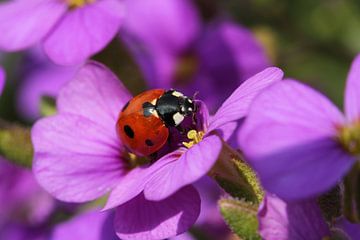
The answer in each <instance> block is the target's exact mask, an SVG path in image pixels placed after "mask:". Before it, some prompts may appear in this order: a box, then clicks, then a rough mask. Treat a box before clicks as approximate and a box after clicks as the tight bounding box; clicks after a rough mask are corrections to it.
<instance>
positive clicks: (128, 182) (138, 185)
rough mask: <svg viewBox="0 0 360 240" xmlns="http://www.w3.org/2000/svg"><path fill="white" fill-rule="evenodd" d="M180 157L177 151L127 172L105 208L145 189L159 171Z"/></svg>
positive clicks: (122, 201) (125, 200)
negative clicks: (148, 164) (153, 162)
mask: <svg viewBox="0 0 360 240" xmlns="http://www.w3.org/2000/svg"><path fill="white" fill-rule="evenodd" d="M178 158H179V154H178V153H177V152H172V153H169V154H168V155H166V156H164V157H163V158H162V159H161V160H158V161H157V162H156V163H155V164H152V165H150V166H144V167H137V168H134V169H133V170H131V171H130V172H129V173H127V174H126V175H125V176H124V177H123V178H122V179H121V181H120V182H119V184H118V185H117V186H116V188H114V189H113V191H111V194H110V196H109V198H108V200H107V202H106V205H105V207H104V210H107V209H110V208H113V207H116V206H119V205H121V204H124V203H125V202H127V201H129V200H130V199H132V198H134V197H136V196H137V195H139V193H141V192H142V191H143V190H144V187H145V185H146V184H147V183H148V182H149V180H150V179H151V178H152V177H153V175H155V174H157V171H158V170H159V169H161V168H162V167H163V166H164V165H166V164H168V163H169V162H173V161H176V160H177V159H178Z"/></svg>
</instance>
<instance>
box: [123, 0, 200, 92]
mask: <svg viewBox="0 0 360 240" xmlns="http://www.w3.org/2000/svg"><path fill="white" fill-rule="evenodd" d="M149 9H151V11H149ZM126 12H127V17H126V18H125V19H124V25H123V27H122V29H121V37H122V38H123V39H124V40H125V42H126V44H127V45H128V47H129V48H130V50H131V51H132V52H133V53H134V55H135V58H136V61H137V62H138V63H139V65H140V67H141V69H142V72H143V73H144V75H145V77H146V79H147V80H148V81H149V84H150V86H152V87H159V86H160V85H161V87H164V88H169V87H171V86H170V85H171V82H170V81H171V79H172V77H173V74H174V69H175V67H176V62H177V58H178V55H180V54H183V53H184V52H185V51H186V50H187V49H188V48H189V47H190V46H191V45H192V43H193V42H194V41H195V40H196V38H197V35H198V33H199V30H200V25H201V21H200V19H199V16H198V13H197V11H196V8H195V7H194V6H193V4H192V1H189V0H167V1H162V0H152V1H148V0H127V1H126ZM184 26H186V27H184Z"/></svg>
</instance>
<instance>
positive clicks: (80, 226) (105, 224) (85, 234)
mask: <svg viewBox="0 0 360 240" xmlns="http://www.w3.org/2000/svg"><path fill="white" fill-rule="evenodd" d="M113 219H114V215H113V214H109V213H105V212H100V211H99V210H92V211H89V212H85V213H82V214H79V215H77V216H75V217H73V218H72V219H70V220H69V221H66V222H62V223H60V224H57V225H56V226H55V228H54V230H53V232H52V234H51V239H52V240H63V239H66V240H78V239H87V240H99V239H106V240H117V239H118V238H117V237H116V234H115V231H114V227H113Z"/></svg>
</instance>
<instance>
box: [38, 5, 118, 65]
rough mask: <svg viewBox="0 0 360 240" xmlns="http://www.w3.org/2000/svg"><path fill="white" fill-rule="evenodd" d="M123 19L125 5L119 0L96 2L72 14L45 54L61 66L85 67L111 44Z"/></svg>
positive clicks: (47, 44) (56, 31)
mask: <svg viewBox="0 0 360 240" xmlns="http://www.w3.org/2000/svg"><path fill="white" fill-rule="evenodd" d="M123 15H124V9H123V3H122V2H121V1H118V0H102V1H96V2H95V3H92V4H89V5H87V6H85V7H82V8H78V9H75V10H73V11H68V12H67V13H66V15H65V16H64V18H63V19H62V20H61V22H60V23H59V24H58V25H57V26H56V28H55V29H54V31H53V32H51V34H50V35H49V36H48V37H47V39H46V40H45V42H44V48H45V52H46V53H47V54H48V56H49V57H50V58H51V59H52V60H53V61H55V62H56V63H58V64H62V65H73V64H79V63H82V62H84V61H85V60H86V59H88V58H89V57H90V56H91V55H93V54H95V53H97V52H99V51H100V50H101V49H103V48H104V47H105V46H106V45H107V44H108V43H109V42H110V41H111V39H112V38H113V37H114V36H115V34H116V33H117V31H118V30H119V27H120V23H121V20H122V18H123Z"/></svg>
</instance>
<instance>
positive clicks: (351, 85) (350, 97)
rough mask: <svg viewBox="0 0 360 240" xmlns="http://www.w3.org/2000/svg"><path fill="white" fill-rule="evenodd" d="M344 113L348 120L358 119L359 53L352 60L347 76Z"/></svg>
mask: <svg viewBox="0 0 360 240" xmlns="http://www.w3.org/2000/svg"><path fill="white" fill-rule="evenodd" d="M345 113H346V116H347V118H348V120H350V121H354V120H360V55H358V56H357V57H356V58H355V60H354V61H353V63H352V65H351V69H350V72H349V75H348V78H347V83H346V92H345Z"/></svg>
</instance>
